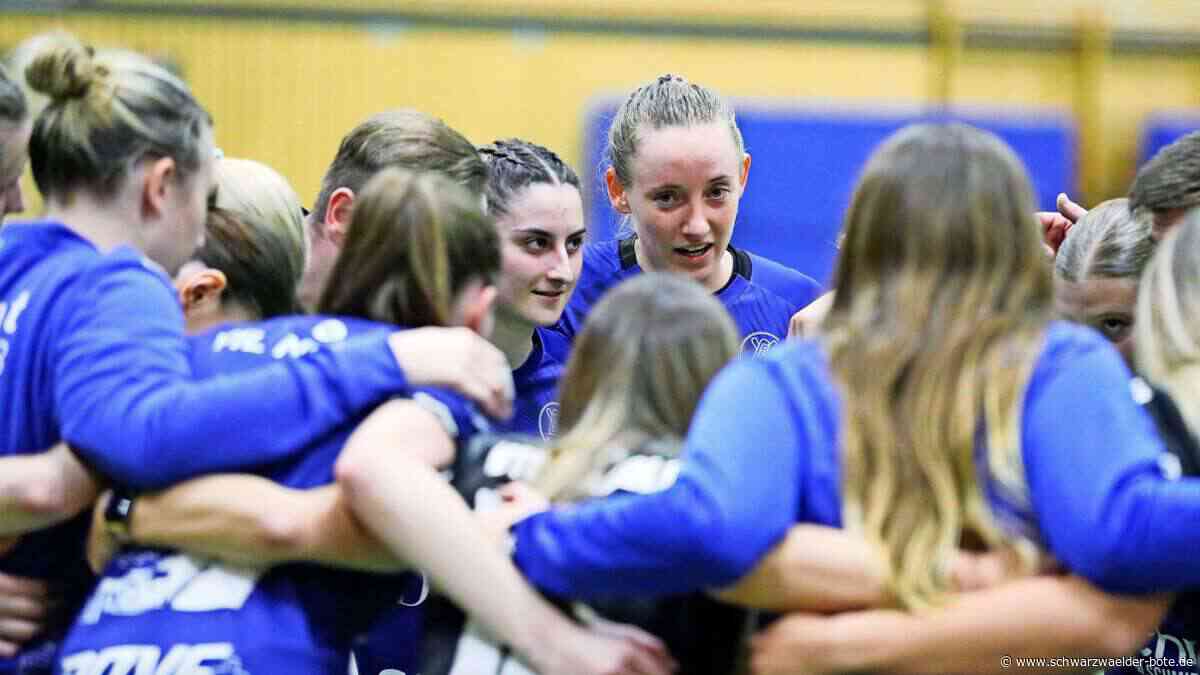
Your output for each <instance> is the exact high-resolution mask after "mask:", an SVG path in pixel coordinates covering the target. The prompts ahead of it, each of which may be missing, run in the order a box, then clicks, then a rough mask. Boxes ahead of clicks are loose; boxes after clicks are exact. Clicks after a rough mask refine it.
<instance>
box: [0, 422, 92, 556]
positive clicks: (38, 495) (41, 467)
mask: <svg viewBox="0 0 1200 675" xmlns="http://www.w3.org/2000/svg"><path fill="white" fill-rule="evenodd" d="M99 490H100V484H99V482H98V480H97V478H96V476H95V474H93V473H92V472H91V471H89V470H88V468H87V467H85V466H84V465H83V463H82V462H80V461H79V459H78V458H77V457H76V456H75V455H74V454H73V453H72V452H71V450H70V448H68V447H67V446H66V444H63V443H60V444H58V445H56V446H54V447H53V448H51V449H50V450H47V451H45V452H41V453H37V454H32V455H9V456H7V457H0V536H5V535H12V534H21V533H24V532H31V531H33V530H39V529H42V528H44V527H49V526H51V525H54V524H56V523H60V522H62V521H64V520H67V519H69V518H71V517H72V516H74V515H76V514H77V513H79V512H81V511H83V510H84V509H85V508H87V507H88V506H90V505H91V504H92V502H94V501H95V500H96V495H97V494H98V493H99Z"/></svg>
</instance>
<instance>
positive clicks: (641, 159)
mask: <svg viewBox="0 0 1200 675" xmlns="http://www.w3.org/2000/svg"><path fill="white" fill-rule="evenodd" d="M741 159H742V158H741V155H739V154H738V150H737V145H736V144H735V143H734V141H733V135H732V134H731V133H730V131H729V127H728V125H726V124H724V123H719V122H714V123H711V124H701V125H693V126H688V127H662V128H660V129H653V128H646V127H644V128H643V129H642V131H641V138H640V142H639V144H638V149H637V155H636V156H635V157H634V162H633V167H632V168H633V180H634V182H636V183H639V184H643V185H653V184H663V183H690V182H695V181H699V182H707V181H710V180H712V179H714V178H718V177H721V176H730V177H736V176H737V175H738V172H739V169H740V163H741Z"/></svg>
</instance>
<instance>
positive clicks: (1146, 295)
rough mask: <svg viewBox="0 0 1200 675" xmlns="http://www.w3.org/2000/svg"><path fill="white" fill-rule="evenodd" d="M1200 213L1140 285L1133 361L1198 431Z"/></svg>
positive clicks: (1169, 240) (1170, 241)
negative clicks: (1160, 388)
mask: <svg viewBox="0 0 1200 675" xmlns="http://www.w3.org/2000/svg"><path fill="white" fill-rule="evenodd" d="M1198 247H1200V212H1197V211H1196V210H1193V211H1192V212H1191V213H1190V214H1188V217H1187V219H1186V220H1185V221H1184V223H1183V224H1182V225H1180V226H1179V227H1178V228H1176V229H1175V231H1174V232H1171V233H1170V234H1168V235H1167V237H1166V238H1165V239H1164V240H1163V241H1162V242H1161V243H1159V245H1158V252H1157V253H1155V255H1154V258H1153V259H1152V260H1151V261H1150V264H1149V266H1147V268H1146V271H1145V274H1144V275H1143V276H1142V282H1141V285H1140V286H1139V288H1138V300H1137V320H1136V321H1135V322H1134V326H1133V330H1134V343H1135V344H1136V349H1135V356H1134V362H1135V363H1136V364H1137V368H1138V372H1139V373H1140V374H1141V375H1143V376H1144V377H1146V378H1147V379H1149V380H1150V381H1151V382H1153V383H1154V384H1156V385H1158V386H1160V387H1162V388H1163V389H1166V391H1167V393H1168V394H1170V395H1171V398H1172V399H1174V401H1175V405H1177V406H1178V407H1179V411H1180V413H1182V415H1183V419H1184V421H1185V422H1186V423H1187V426H1188V429H1189V430H1190V431H1191V432H1192V434H1196V433H1197V430H1200V324H1198V323H1197V320H1196V317H1197V316H1200V248H1198Z"/></svg>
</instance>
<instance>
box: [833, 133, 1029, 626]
mask: <svg viewBox="0 0 1200 675" xmlns="http://www.w3.org/2000/svg"><path fill="white" fill-rule="evenodd" d="M1033 212H1034V201H1033V194H1032V190H1031V188H1030V185H1029V180H1028V178H1027V177H1026V174H1025V171H1024V168H1023V167H1022V165H1021V163H1020V161H1019V160H1018V159H1017V157H1016V156H1015V155H1014V154H1013V152H1012V150H1010V149H1009V148H1008V146H1006V145H1005V144H1004V143H1003V142H1002V141H1001V140H1000V139H998V138H997V137H995V136H994V135H992V134H990V133H987V132H984V131H981V130H979V129H975V128H973V127H969V126H965V125H961V124H949V125H916V126H911V127H907V128H905V129H902V130H900V131H899V132H897V133H896V134H894V135H893V136H892V137H890V138H889V139H888V140H887V141H885V142H884V144H883V145H882V146H881V147H880V148H879V149H877V150H876V152H875V153H874V155H873V156H872V157H871V159H870V160H869V161H868V163H867V166H866V168H865V169H864V172H863V174H862V177H861V178H860V180H859V183H858V186H857V188H856V190H855V193H854V198H853V200H852V202H851V205H850V208H849V210H848V212H847V214H846V224H845V241H844V244H843V247H842V249H841V254H840V256H839V260H838V266H837V272H836V283H835V284H834V285H835V287H836V288H837V295H836V297H835V299H834V302H833V307H832V308H831V310H830V312H829V315H828V317H827V318H826V320H825V323H824V324H823V326H822V332H823V333H824V337H825V340H826V344H827V347H828V350H829V357H830V361H831V367H832V372H833V374H834V376H835V378H836V379H837V381H838V382H839V384H840V386H841V390H842V392H843V394H844V397H845V410H844V415H843V419H844V422H843V429H842V445H843V448H842V449H843V458H844V465H843V466H844V475H843V486H842V487H843V493H842V494H843V520H844V523H845V526H846V527H847V528H848V529H850V530H854V531H858V532H861V533H863V534H864V535H865V536H866V537H867V538H868V539H870V540H872V541H873V542H875V543H876V544H878V545H880V546H881V548H882V550H883V551H885V553H886V557H887V560H888V562H889V565H890V568H891V583H892V586H893V588H892V590H893V592H894V594H895V597H897V598H898V599H899V601H900V603H901V604H902V605H904V606H906V607H909V608H919V607H923V606H927V605H929V604H932V603H935V602H937V601H938V600H939V599H940V598H941V597H942V595H943V594H944V592H945V591H946V590H947V589H948V581H949V580H948V578H947V574H946V571H947V564H948V561H949V559H950V556H951V555H952V554H953V553H954V552H955V550H956V549H957V548H958V546H959V545H960V544H961V543H963V542H964V541H979V542H981V543H983V544H985V545H987V546H989V547H996V546H1004V545H1013V546H1015V547H1016V549H1017V551H1018V553H1020V554H1021V557H1022V559H1023V560H1024V561H1025V562H1026V564H1029V565H1030V566H1032V564H1033V553H1032V551H1033V549H1032V545H1031V544H1030V543H1029V542H1027V541H1023V540H1017V539H1016V538H1015V535H1009V534H1006V533H1003V532H1001V531H1000V528H999V527H998V526H997V525H996V523H995V521H994V519H993V517H992V514H991V511H990V509H989V507H988V505H987V503H986V502H985V499H984V497H983V494H982V492H981V490H980V470H979V469H978V468H977V466H976V458H977V454H976V450H977V448H976V445H977V444H976V439H977V434H980V435H979V436H978V437H979V438H980V439H981V440H982V439H983V438H984V437H985V438H986V448H982V449H981V450H985V451H986V469H987V470H988V471H989V473H990V476H991V477H992V478H994V479H996V480H998V481H999V483H1000V484H1001V486H1003V487H1005V488H1008V489H1009V491H1010V492H1011V493H1013V494H1016V495H1024V496H1025V498H1026V499H1027V489H1026V488H1025V477H1024V469H1023V463H1022V461H1021V448H1020V437H1021V434H1020V428H1021V424H1020V416H1021V406H1022V402H1023V397H1024V391H1025V387H1026V385H1027V383H1028V380H1029V376H1030V373H1031V371H1032V367H1033V363H1034V361H1035V359H1036V358H1037V356H1038V355H1039V353H1040V349H1041V346H1042V343H1043V335H1044V332H1045V329H1046V326H1047V324H1048V322H1049V320H1050V315H1051V307H1052V282H1051V274H1050V268H1049V265H1048V264H1047V263H1046V261H1045V256H1044V255H1043V254H1042V252H1041V248H1040V240H1039V236H1038V230H1037V227H1036V225H1035V223H1034V219H1033Z"/></svg>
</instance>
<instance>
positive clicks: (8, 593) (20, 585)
mask: <svg viewBox="0 0 1200 675" xmlns="http://www.w3.org/2000/svg"><path fill="white" fill-rule="evenodd" d="M12 596H21V597H25V598H30V599H33V600H40V601H42V602H45V601H47V600H48V599H49V597H50V587H49V585H47V584H46V582H45V581H42V580H40V579H30V578H28V577H18V576H13V575H11V574H4V573H0V598H4V597H12Z"/></svg>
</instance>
